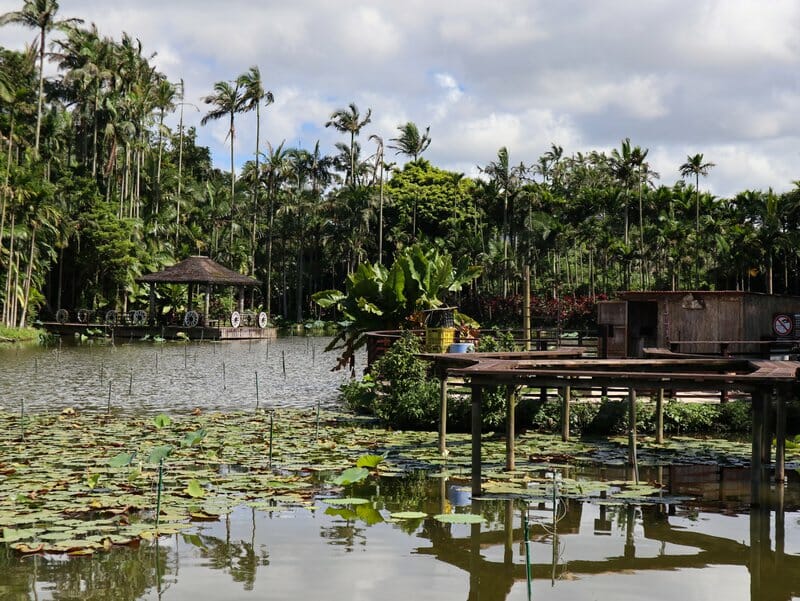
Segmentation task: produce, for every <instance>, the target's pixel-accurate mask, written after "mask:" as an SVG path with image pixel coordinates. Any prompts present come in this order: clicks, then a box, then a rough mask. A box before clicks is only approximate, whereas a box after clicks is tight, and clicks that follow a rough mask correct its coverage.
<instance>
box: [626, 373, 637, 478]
mask: <svg viewBox="0 0 800 601" xmlns="http://www.w3.org/2000/svg"><path fill="white" fill-rule="evenodd" d="M628 465H630V467H631V468H632V469H633V479H634V482H636V484H638V483H639V463H638V461H637V458H636V391H635V390H634V389H633V388H629V389H628Z"/></svg>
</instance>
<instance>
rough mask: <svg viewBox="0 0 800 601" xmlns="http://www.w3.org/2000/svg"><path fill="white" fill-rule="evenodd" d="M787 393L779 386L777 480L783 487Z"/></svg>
mask: <svg viewBox="0 0 800 601" xmlns="http://www.w3.org/2000/svg"><path fill="white" fill-rule="evenodd" d="M786 394H787V391H786V390H784V389H783V388H779V389H778V396H777V399H776V400H775V482H777V483H778V488H783V484H782V483H783V482H784V481H785V480H786Z"/></svg>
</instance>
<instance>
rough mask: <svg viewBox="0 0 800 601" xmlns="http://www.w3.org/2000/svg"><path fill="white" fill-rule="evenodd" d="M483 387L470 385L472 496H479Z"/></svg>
mask: <svg viewBox="0 0 800 601" xmlns="http://www.w3.org/2000/svg"><path fill="white" fill-rule="evenodd" d="M482 402H483V387H482V386H481V385H480V384H472V496H473V497H479V496H481V404H482Z"/></svg>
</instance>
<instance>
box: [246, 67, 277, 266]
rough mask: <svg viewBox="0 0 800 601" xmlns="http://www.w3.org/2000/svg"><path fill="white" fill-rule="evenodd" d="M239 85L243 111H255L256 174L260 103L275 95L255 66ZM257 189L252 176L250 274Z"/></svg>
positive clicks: (253, 263)
mask: <svg viewBox="0 0 800 601" xmlns="http://www.w3.org/2000/svg"><path fill="white" fill-rule="evenodd" d="M237 81H238V83H239V85H240V86H242V88H243V89H244V94H243V97H242V100H243V104H242V109H243V111H244V112H246V111H252V110H253V109H255V111H256V155H255V173H256V174H258V173H259V170H258V161H259V158H260V156H259V154H260V153H259V141H260V139H261V103H262V102H264V104H265V105H270V104H272V103H273V102H275V97H274V96H273V95H272V92H270V91H268V90H264V84H263V83H262V81H261V70H260V69H259V68H258V67H257V66H255V65H254V66H252V67H250V70H249V71H247V73H243V74H242V75H240V76H239V79H238V80H237ZM258 191H259V178H258V177H257V176H256V177H255V178H253V227H252V229H251V232H250V275H253V274H254V273H255V269H256V259H255V257H256V218H257V215H258Z"/></svg>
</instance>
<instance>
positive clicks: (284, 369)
mask: <svg viewBox="0 0 800 601" xmlns="http://www.w3.org/2000/svg"><path fill="white" fill-rule="evenodd" d="M281 363H283V377H284V378H285V377H286V351H281Z"/></svg>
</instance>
